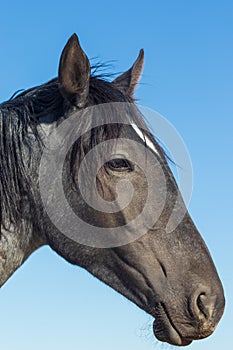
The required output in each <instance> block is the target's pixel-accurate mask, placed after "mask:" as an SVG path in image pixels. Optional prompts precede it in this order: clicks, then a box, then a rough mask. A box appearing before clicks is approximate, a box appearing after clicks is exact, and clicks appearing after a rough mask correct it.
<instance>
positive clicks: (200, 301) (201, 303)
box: [196, 293, 209, 319]
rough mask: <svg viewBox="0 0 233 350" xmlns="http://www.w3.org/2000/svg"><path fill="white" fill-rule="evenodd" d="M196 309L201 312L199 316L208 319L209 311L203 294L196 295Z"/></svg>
mask: <svg viewBox="0 0 233 350" xmlns="http://www.w3.org/2000/svg"><path fill="white" fill-rule="evenodd" d="M196 303H197V307H198V309H199V311H200V312H201V314H203V315H204V317H205V318H206V319H208V318H209V310H208V306H207V297H206V294H205V293H201V294H200V295H198V297H197V301H196Z"/></svg>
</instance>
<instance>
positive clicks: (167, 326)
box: [153, 315, 192, 346]
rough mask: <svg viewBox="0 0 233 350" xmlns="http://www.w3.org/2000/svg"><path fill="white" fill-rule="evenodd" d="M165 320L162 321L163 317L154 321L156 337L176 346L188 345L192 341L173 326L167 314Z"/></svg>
mask: <svg viewBox="0 0 233 350" xmlns="http://www.w3.org/2000/svg"><path fill="white" fill-rule="evenodd" d="M163 316H164V317H163V321H162V323H161V318H160V319H159V320H155V321H154V325H153V329H154V335H155V337H156V338H157V339H158V340H160V341H162V342H166V343H169V344H171V345H176V346H187V345H190V344H191V343H192V341H191V340H187V339H183V338H181V336H180V335H179V333H178V332H177V330H176V329H175V328H174V327H173V326H172V324H171V322H170V320H169V318H168V316H167V315H163ZM161 326H162V327H163V332H161Z"/></svg>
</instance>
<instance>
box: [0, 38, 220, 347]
mask: <svg viewBox="0 0 233 350" xmlns="http://www.w3.org/2000/svg"><path fill="white" fill-rule="evenodd" d="M143 60H144V54H143V50H141V51H140V54H139V56H138V58H137V60H136V61H135V63H134V64H133V66H132V67H131V68H130V69H129V70H128V71H126V72H125V73H123V74H122V75H120V76H118V77H117V78H116V79H114V80H113V81H111V82H110V81H107V80H105V79H104V78H103V77H101V76H98V75H93V74H91V68H90V63H89V60H88V58H87V56H86V54H85V53H84V52H83V50H82V48H81V46H80V44H79V41H78V38H77V36H76V35H75V34H74V35H73V36H72V37H71V38H70V39H69V41H68V43H67V44H66V46H65V48H64V50H63V52H62V55H61V58H60V63H59V74H58V78H56V79H53V80H51V81H49V82H48V83H45V84H43V85H40V86H37V87H34V88H31V89H29V90H27V91H24V92H23V93H21V94H19V95H18V96H16V97H15V98H13V99H11V100H9V101H7V102H4V103H2V104H1V105H0V166H1V170H0V196H1V197H0V198H1V199H0V200H1V211H0V223H1V235H0V285H1V286H2V285H3V284H4V283H5V282H6V280H7V279H8V278H9V277H10V276H11V275H12V274H13V273H14V271H15V270H16V269H17V268H18V267H19V266H21V265H22V264H23V262H24V261H25V260H26V259H27V257H28V256H29V255H30V254H31V253H32V252H33V251H35V250H36V249H37V248H39V247H41V246H42V245H49V246H50V247H51V248H52V249H53V250H55V251H56V252H57V253H58V254H59V255H60V256H62V257H63V258H65V259H66V260H67V261H69V262H70V263H72V264H76V265H79V266H81V267H83V268H85V269H86V270H87V271H89V272H90V273H91V274H93V275H94V276H96V277H97V278H98V279H100V280H101V281H103V282H105V283H106V284H108V285H109V286H111V287H112V288H114V289H115V290H116V291H118V292H119V293H121V294H123V295H124V296H125V297H126V298H128V299H129V300H131V301H132V302H134V303H135V304H136V305H138V306H139V307H140V308H142V309H143V310H145V311H146V312H147V313H149V314H150V315H152V316H153V317H154V318H155V321H154V334H155V336H156V337H157V338H158V339H159V340H161V341H164V342H168V343H170V344H174V345H178V346H185V345H189V344H190V343H191V342H192V341H193V340H196V339H202V338H205V337H207V336H209V335H210V334H212V333H213V331H214V330H215V328H216V326H217V324H218V322H219V320H220V318H221V316H222V314H223V310H224V304H225V300H224V293H223V288H222V285H221V282H220V279H219V277H218V274H217V272H216V269H215V266H214V263H213V261H212V258H211V256H210V253H209V251H208V249H207V247H206V245H205V243H204V241H203V240H202V238H201V236H200V234H199V232H198V231H197V229H196V227H195V225H194V223H193V222H192V219H191V218H190V216H189V214H188V212H187V211H185V214H184V215H183V217H182V220H181V221H180V223H179V224H178V225H177V226H176V227H174V230H173V232H172V233H167V231H166V226H167V223H168V221H169V218H170V216H171V214H172V212H173V215H174V207H175V203H176V202H177V198H178V197H179V195H180V194H179V189H178V187H177V185H176V182H175V179H174V177H173V175H172V173H171V171H170V169H169V166H168V163H167V157H166V155H165V152H164V151H163V149H162V148H161V146H160V145H159V144H158V143H157V142H156V140H155V139H154V137H153V136H152V134H151V133H150V132H149V131H148V130H147V129H146V127H145V125H144V122H143V118H142V117H141V114H140V113H139V112H138V110H137V108H136V106H135V103H134V98H133V93H134V90H135V87H136V85H137V82H138V80H139V78H140V75H141V71H142V67H143ZM121 103H123V104H126V105H127V106H128V105H129V106H132V108H129V110H128V112H126V113H125V115H123V116H122V115H121V118H122V123H121V122H119V121H117V122H116V121H115V120H114V118H115V115H117V113H118V111H117V106H119V104H121ZM109 104H110V107H109V108H107V107H106V108H105V107H104V108H103V110H101V108H102V106H108V105H109ZM95 106H100V111H102V112H101V113H103V114H102V117H103V118H105V120H107V119H106V118H109V120H108V122H105V123H103V124H102V125H95V124H93V127H91V125H90V120H91V122H92V121H93V123H94V121H95V120H94V113H93V115H92V114H91V113H92V109H93V108H94V107H95ZM114 106H116V107H114ZM118 114H119V113H118ZM85 115H86V119H85ZM69 118H73V119H72V120H73V121H74V120H75V125H77V129H78V130H81V131H82V133H81V136H80V137H79V139H77V140H76V141H75V142H73V143H72V146H71V147H70V149H69V150H68V153H67V155H66V157H65V161H64V164H63V167H62V169H63V178H62V181H63V182H62V183H63V187H64V191H65V193H66V199H67V202H68V203H69V204H70V206H71V207H72V210H73V212H74V213H76V215H78V216H79V217H81V218H82V220H83V221H84V222H87V223H88V224H89V225H90V226H92V227H95V228H105V230H106V232H107V234H108V232H109V237H110V236H111V235H113V233H114V231H111V230H113V229H114V228H119V227H120V228H121V227H122V230H123V227H125V226H126V227H128V226H127V224H128V223H130V222H131V221H132V220H134V219H135V218H137V217H138V216H139V214H140V213H142V212H143V206H144V205H145V203H146V200H147V198H148V196H149V189H148V186H147V179H146V176H145V174H144V170H145V169H141V168H140V167H138V166H137V164H136V161H135V163H134V156H133V157H131V158H128V157H127V152H126V150H125V149H124V147H123V146H122V147H121V148H119V147H118V146H116V147H112V148H111V145H110V146H109V143H108V141H111V140H119V141H120V140H122V139H127V140H131V141H132V142H134V143H135V142H136V143H138V144H139V145H141V146H143V147H144V148H145V149H146V148H147V147H148V148H149V146H147V144H148V145H149V144H150V145H151V146H150V149H151V150H150V152H151V153H154V157H155V158H156V162H157V163H156V164H157V165H156V166H154V167H153V166H152V164H150V161H149V170H150V172H152V175H153V187H154V190H155V193H156V205H157V206H158V207H159V206H160V203H162V202H164V205H163V208H161V211H160V212H159V217H158V218H156V220H155V222H154V226H153V225H148V227H147V230H146V232H142V234H140V233H141V232H140V230H142V227H141V226H140V225H138V226H137V225H136V226H134V230H132V229H131V231H132V232H130V233H129V235H130V234H132V235H133V234H138V233H139V234H138V235H137V239H134V240H129V241H128V242H127V243H125V242H124V244H122V245H121V244H116V245H115V246H114V244H113V245H112V246H111V245H108V246H106V247H105V248H103V247H100V246H98V244H97V245H96V246H95V245H93V244H88V242H87V244H81V243H80V242H79V241H77V240H75V239H72V237H69V236H68V235H67V234H65V233H64V232H63V231H62V230H60V229H59V227H57V226H56V225H55V224H54V221H53V220H52V219H51V217H50V215H49V210H46V208H45V205H44V204H45V203H44V202H43V200H42V198H41V191H40V179H39V177H40V176H39V173H40V169H39V168H40V164H41V157H42V154H43V153H46V147H47V146H45V143H46V138H47V137H49V135H51V133H53V131H54V130H56V129H57V128H59V127H60V126H61V125H62V124H63V123H64V122H65V121H67V120H69ZM124 118H125V120H126V123H125V124H124ZM85 123H86V124H88V123H89V124H88V128H87V129H85V127H87V125H85ZM130 123H131V124H130ZM83 128H84V129H83ZM65 136H66V135H65ZM67 137H69V136H67ZM145 140H147V141H149V142H148V143H147V144H146V142H145ZM63 141H64V140H62V138H61V137H60V139H59V135H58V136H57V146H58V148H57V149H59V148H61V149H62V147H63V146H62V144H63ZM64 142H65V141H64ZM99 144H104V145H105V146H106V147H107V148H109V147H110V148H111V152H112V153H111V154H112V156H111V159H110V160H106V162H103V164H102V166H101V167H100V168H99V169H98V173H97V175H96V179H95V181H94V182H96V188H97V192H98V193H99V197H97V198H102V200H103V202H104V203H106V202H107V203H111V202H114V203H115V205H116V207H117V205H118V204H119V203H118V201H120V198H119V197H118V196H117V193H116V192H117V188H118V187H117V186H118V182H119V181H120V182H121V183H124V182H127V183H128V182H130V183H131V184H132V185H133V189H134V190H133V195H132V198H131V201H130V203H128V205H127V206H126V207H124V208H122V206H120V207H121V210H118V211H117V210H115V211H111V210H110V211H108V212H106V211H105V210H100V209H96V208H94V207H92V206H91V205H89V203H88V202H86V201H85V198H84V196H83V193H82V192H81V189H80V188H79V186H78V185H79V180H80V179H79V176H80V175H78V174H79V170H80V167H81V164H82V161H83V160H85V158H86V156H88V154H89V153H90V152H91V150H92V149H93V148H95V147H96V146H98V145H99ZM123 145H124V143H123ZM130 145H131V143H129V148H130V150H131V151H132V152H135V150H134V147H133V146H132V147H131V146H130ZM102 152H103V153H104V151H102ZM100 153H101V150H100V151H99V156H101V154H100ZM136 153H138V151H137V152H135V159H136V157H137V154H136ZM96 158H98V157H97V156H96ZM96 158H93V159H96ZM148 159H149V158H148ZM148 159H147V160H145V164H146V165H145V168H146V166H148ZM93 162H94V161H93ZM55 163H56V162H55ZM49 166H50V163H48V167H49ZM150 166H151V167H150ZM53 169H54V171H53V172H49V170H48V173H46V172H47V168H45V169H42V173H43V171H44V175H46V176H47V178H48V181H49V182H50V183H51V185H50V187H49V188H48V189H47V190H46V193H48V197H47V203H46V207H47V208H52V210H53V212H55V219H56V218H58V220H59V222H60V223H61V224H62V223H63V222H66V221H67V216H66V212H65V208H63V206H62V204H61V202H59V201H58V200H55V198H56V196H55V195H54V193H53V192H54V191H53V190H54V189H56V186H57V182H56V181H57V173H56V166H55V167H54V168H53ZM83 171H84V173H83V174H84V177H85V179H84V182H83V183H86V185H85V186H84V190H86V189H87V188H88V186H89V185H90V186H92V184H90V183H89V182H88V176H89V174H88V173H89V171H88V169H86V173H85V169H84V170H83ZM161 174H162V175H161ZM46 176H45V177H46ZM162 178H163V180H162ZM85 181H86V182H85ZM127 188H128V187H127ZM123 192H124V191H123ZM126 192H127V191H126ZM165 192H166V193H165ZM122 194H124V193H122ZM126 195H127V193H126ZM97 202H98V200H97ZM100 202H101V200H100ZM182 203H183V202H182V201H180V205H181V206H182V205H183V204H182ZM97 204H98V203H97ZM101 205H102V204H100V207H101ZM63 209H64V210H63ZM155 211H156V212H158V211H157V209H156V208H155ZM175 213H176V212H175ZM177 215H178V213H177ZM155 216H156V215H155ZM149 217H150V218H151V217H152V218H153V212H150V215H149ZM65 226H67V225H65ZM64 229H66V227H64ZM72 230H73V231H74V232H75V230H77V231H78V230H79V228H78V227H74V226H72ZM129 231H130V230H129ZM136 231H138V232H136ZM78 234H80V235H82V234H83V232H78ZM84 236H85V237H86V234H85V235H84ZM85 237H84V238H85ZM111 238H113V241H114V238H115V237H111Z"/></svg>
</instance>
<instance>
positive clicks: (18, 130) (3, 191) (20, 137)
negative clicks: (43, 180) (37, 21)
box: [0, 75, 158, 226]
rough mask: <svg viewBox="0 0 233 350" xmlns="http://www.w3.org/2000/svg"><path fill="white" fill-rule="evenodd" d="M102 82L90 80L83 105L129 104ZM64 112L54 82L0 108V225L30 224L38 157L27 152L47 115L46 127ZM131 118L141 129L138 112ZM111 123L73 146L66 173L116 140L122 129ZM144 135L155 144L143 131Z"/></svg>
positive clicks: (36, 144) (35, 144) (38, 140)
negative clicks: (102, 144) (103, 144)
mask: <svg viewBox="0 0 233 350" xmlns="http://www.w3.org/2000/svg"><path fill="white" fill-rule="evenodd" d="M104 78H106V75H104ZM104 78H101V76H100V75H98V76H92V77H91V79H90V88H89V96H88V101H87V106H91V105H98V104H103V103H108V102H133V100H132V99H130V98H129V97H128V96H126V95H124V94H123V93H122V92H121V91H120V90H119V89H116V88H115V87H114V86H113V84H111V83H110V82H108V81H106V80H104ZM68 111H69V106H67V104H66V103H65V101H64V98H63V96H62V94H61V93H60V90H59V86H58V79H56V78H55V79H53V80H51V81H49V82H47V83H45V84H43V85H41V86H37V87H34V88H31V89H29V90H26V91H24V92H22V93H20V94H19V95H18V96H16V97H15V98H13V99H11V100H9V101H6V102H4V103H2V104H1V105H0V164H1V172H0V197H1V216H0V219H1V224H2V225H3V226H6V225H9V224H11V223H12V224H16V223H19V222H21V220H22V218H25V219H26V218H27V216H28V215H30V218H33V221H35V218H36V217H37V213H35V212H34V211H36V210H38V205H36V204H35V203H34V202H35V195H34V190H35V186H36V185H37V181H38V179H37V169H36V167H37V166H38V161H39V159H38V157H39V154H36V153H34V152H32V150H33V149H34V148H35V147H37V148H38V149H41V147H42V140H41V138H40V133H39V125H40V123H41V122H42V121H43V119H44V118H46V117H47V116H52V122H57V123H59V122H61V121H62V120H63V119H64V118H66V117H67V115H68ZM108 118H111V115H109V116H108ZM113 118H114V117H113ZM126 118H127V116H126ZM131 118H132V121H133V120H134V119H135V118H136V119H137V120H136V123H137V124H138V125H141V126H142V127H143V126H145V124H144V122H143V119H142V118H141V116H140V115H139V113H137V115H134V116H131ZM112 123H113V124H111V120H110V119H109V124H106V125H103V126H101V127H98V128H95V129H93V130H92V131H91V132H89V133H88V134H85V135H83V136H82V137H80V139H79V140H78V141H77V142H76V143H75V144H74V145H73V147H72V151H71V162H70V164H71V173H72V171H73V165H74V163H75V162H74V159H75V158H77V154H78V155H79V158H80V159H82V158H83V156H84V155H85V154H86V153H87V152H88V151H89V150H90V149H91V148H92V147H94V146H95V145H96V144H98V143H99V142H102V141H104V140H107V139H111V138H118V137H119V134H120V131H121V128H122V125H120V124H117V123H114V119H113V120H112ZM80 127H85V126H83V125H82V126H81V125H80ZM144 133H145V134H147V136H148V137H149V138H150V139H151V140H152V142H153V143H155V141H154V138H153V137H152V136H151V135H150V133H149V132H148V133H147V132H146V131H144ZM156 147H158V145H157V144H156ZM23 199H24V200H23ZM25 202H27V204H28V205H27V206H26V207H28V206H29V207H30V210H29V209H28V212H27V214H26V216H25ZM29 213H30V214H29Z"/></svg>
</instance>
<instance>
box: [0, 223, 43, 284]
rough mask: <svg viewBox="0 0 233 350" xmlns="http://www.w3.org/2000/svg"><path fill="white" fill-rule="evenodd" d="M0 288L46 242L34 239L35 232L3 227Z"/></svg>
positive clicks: (0, 247) (0, 254)
mask: <svg viewBox="0 0 233 350" xmlns="http://www.w3.org/2000/svg"><path fill="white" fill-rule="evenodd" d="M0 237H1V238H0V287H1V286H2V285H3V284H4V283H5V282H6V281H7V280H8V278H9V277H10V276H11V275H12V274H13V273H14V272H15V271H16V270H17V268H18V267H20V266H21V265H22V263H23V262H24V261H25V260H26V259H27V257H28V256H29V255H30V254H31V253H32V252H33V251H34V250H36V249H37V248H39V247H40V246H42V245H43V244H44V243H45V242H43V241H42V239H41V240H39V239H38V238H37V237H34V233H33V231H32V230H31V231H30V230H29V231H27V235H26V233H25V232H20V231H18V230H15V229H14V228H13V226H10V227H9V228H7V229H6V228H3V227H1V236H0Z"/></svg>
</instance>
